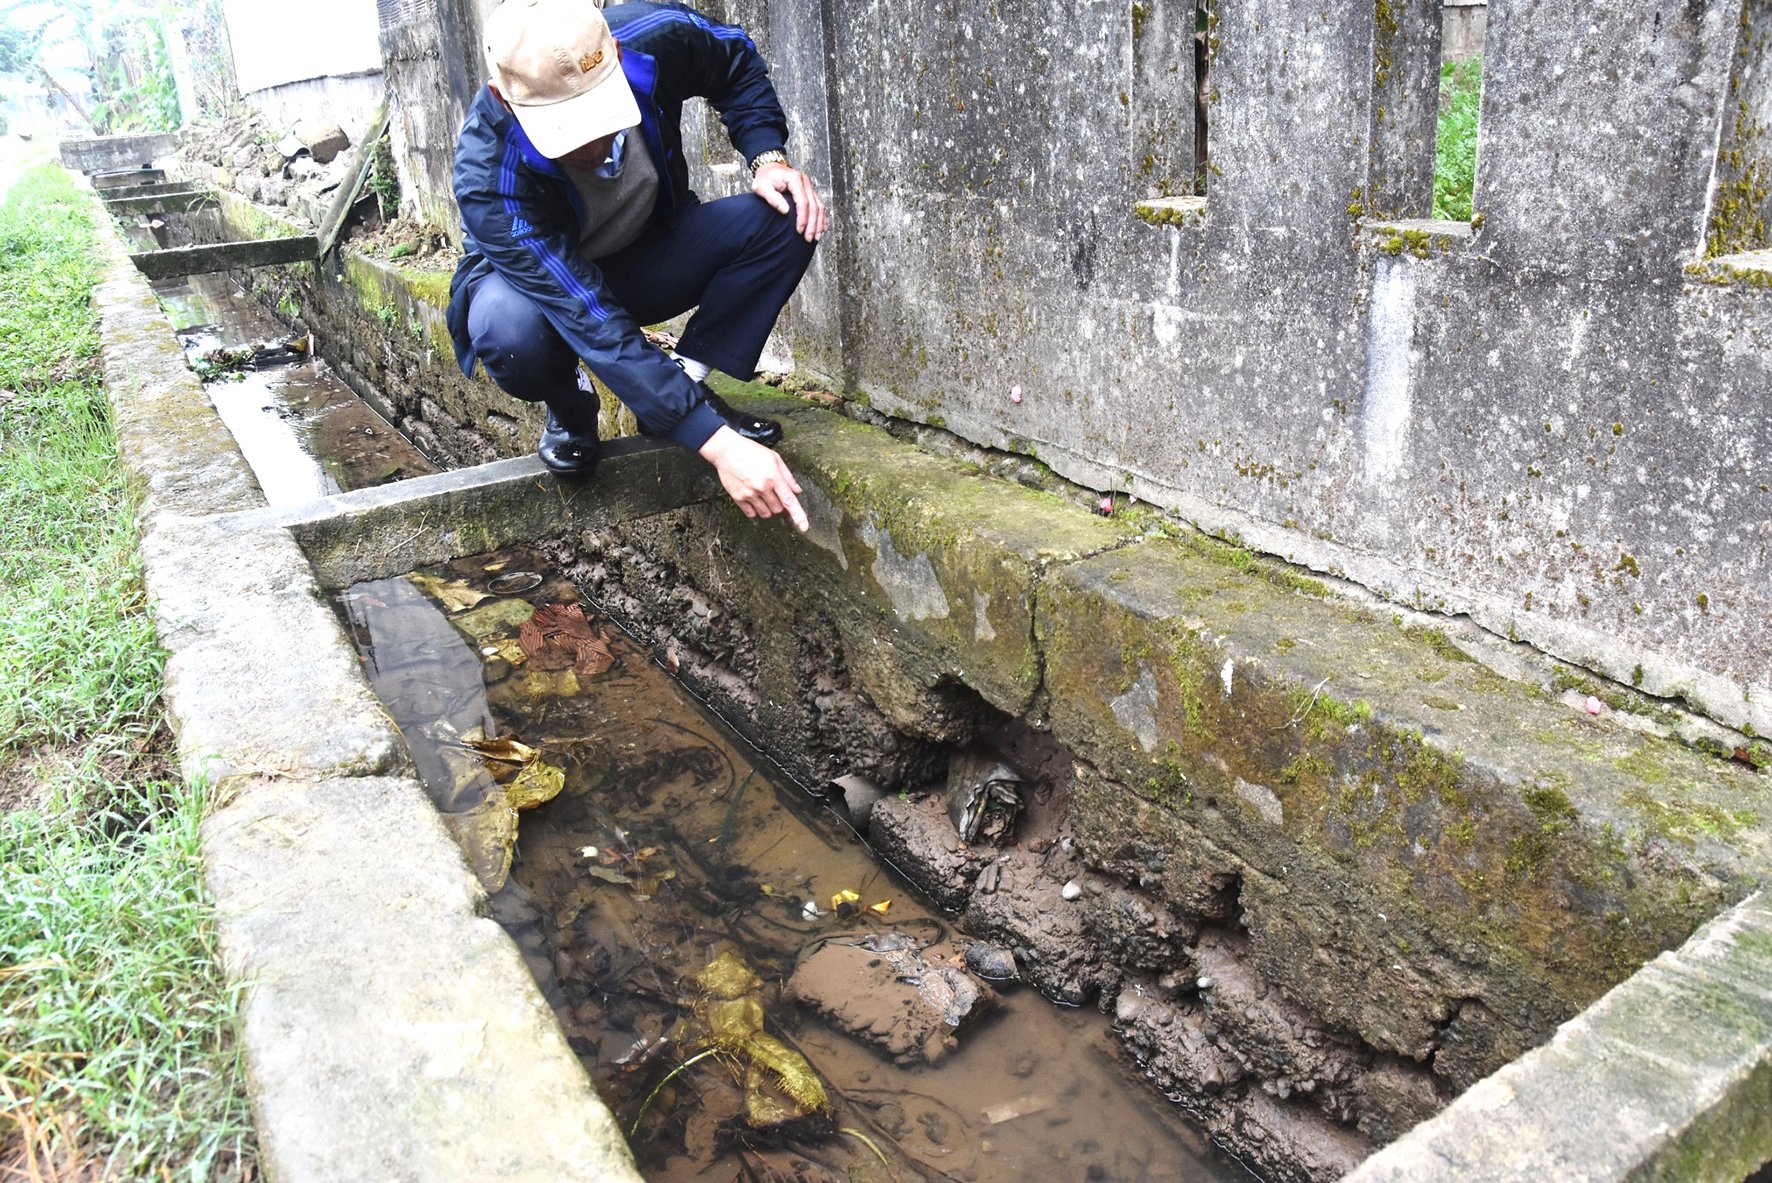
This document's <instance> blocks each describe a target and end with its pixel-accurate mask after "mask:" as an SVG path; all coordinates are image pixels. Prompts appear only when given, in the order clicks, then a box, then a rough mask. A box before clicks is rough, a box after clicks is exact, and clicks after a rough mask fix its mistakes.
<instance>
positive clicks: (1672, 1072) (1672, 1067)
mask: <svg viewBox="0 0 1772 1183" xmlns="http://www.w3.org/2000/svg"><path fill="white" fill-rule="evenodd" d="M1768 1161H1772V902H1769V901H1768V900H1767V898H1766V897H1765V896H1764V895H1755V896H1753V897H1752V898H1750V899H1748V900H1744V901H1743V902H1742V903H1740V904H1738V905H1737V906H1736V907H1734V908H1732V909H1731V910H1730V911H1728V912H1727V913H1725V914H1724V915H1722V916H1720V917H1718V918H1717V919H1716V920H1715V921H1713V922H1711V923H1710V924H1708V925H1706V926H1705V927H1704V928H1703V929H1702V930H1700V931H1699V932H1698V933H1697V934H1695V935H1694V936H1693V937H1692V939H1691V940H1690V941H1688V942H1686V944H1685V945H1683V946H1682V947H1680V948H1679V949H1677V950H1675V951H1672V952H1669V953H1664V954H1662V955H1661V956H1660V957H1657V958H1656V959H1655V960H1654V961H1653V962H1651V963H1650V964H1649V965H1647V966H1645V967H1644V968H1643V969H1642V970H1641V971H1640V972H1638V973H1637V974H1636V975H1635V976H1633V977H1632V978H1630V980H1628V981H1626V982H1624V983H1623V984H1622V985H1620V986H1618V987H1617V988H1616V989H1614V990H1613V991H1611V992H1610V993H1609V994H1607V995H1606V997H1605V998H1603V999H1601V1000H1600V1001H1599V1002H1598V1003H1596V1004H1595V1005H1594V1006H1592V1007H1591V1008H1589V1009H1588V1010H1587V1011H1585V1012H1583V1013H1582V1014H1581V1015H1580V1016H1579V1017H1577V1018H1575V1019H1574V1020H1572V1021H1571V1022H1569V1023H1566V1024H1564V1025H1563V1027H1562V1028H1561V1029H1559V1030H1558V1031H1557V1034H1556V1037H1555V1038H1554V1039H1552V1040H1551V1041H1550V1043H1548V1044H1546V1045H1545V1046H1544V1047H1541V1048H1538V1049H1536V1050H1534V1051H1532V1052H1530V1053H1528V1054H1527V1055H1525V1056H1523V1057H1522V1058H1521V1059H1519V1060H1517V1061H1515V1062H1514V1063H1512V1064H1509V1065H1508V1066H1507V1067H1506V1068H1503V1069H1502V1070H1501V1071H1499V1072H1497V1073H1495V1075H1493V1076H1491V1077H1489V1078H1488V1079H1487V1080H1484V1081H1483V1082H1481V1083H1480V1084H1478V1085H1476V1086H1475V1087H1474V1088H1472V1089H1471V1090H1470V1091H1469V1092H1467V1093H1465V1094H1464V1096H1462V1097H1460V1098H1459V1099H1458V1100H1457V1101H1456V1102H1455V1103H1454V1104H1453V1105H1452V1106H1451V1107H1450V1108H1448V1109H1447V1110H1446V1111H1445V1112H1443V1113H1441V1114H1440V1115H1439V1116H1438V1117H1436V1118H1434V1119H1433V1120H1431V1121H1428V1122H1425V1123H1423V1124H1422V1125H1420V1126H1418V1127H1416V1128H1415V1129H1414V1130H1413V1131H1412V1132H1410V1133H1409V1134H1408V1135H1407V1136H1405V1137H1404V1138H1403V1139H1401V1140H1400V1141H1398V1142H1396V1143H1395V1144H1393V1145H1392V1146H1390V1147H1389V1148H1387V1149H1386V1150H1384V1151H1382V1152H1381V1153H1379V1154H1377V1155H1375V1156H1374V1157H1373V1158H1371V1159H1370V1160H1368V1161H1367V1162H1366V1163H1365V1164H1364V1165H1363V1166H1362V1167H1361V1168H1360V1169H1359V1170H1358V1171H1355V1172H1354V1173H1353V1174H1351V1175H1349V1176H1348V1183H1402V1181H1404V1180H1420V1181H1422V1183H1427V1181H1429V1180H1441V1179H1460V1180H1469V1181H1471V1183H1479V1181H1487V1180H1496V1181H1500V1180H1521V1181H1525V1180H1540V1179H1547V1178H1555V1179H1560V1180H1561V1179H1566V1180H1570V1181H1571V1183H1583V1181H1589V1180H1593V1181H1597V1180H1613V1179H1641V1180H1652V1179H1654V1180H1660V1179H1665V1180H1694V1179H1716V1180H1736V1179H1741V1178H1743V1177H1745V1176H1747V1175H1749V1174H1752V1173H1753V1172H1754V1170H1755V1168H1756V1167H1759V1166H1761V1165H1762V1164H1764V1163H1766V1162H1768Z"/></svg>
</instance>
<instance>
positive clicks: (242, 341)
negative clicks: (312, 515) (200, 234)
mask: <svg viewBox="0 0 1772 1183" xmlns="http://www.w3.org/2000/svg"><path fill="white" fill-rule="evenodd" d="M154 294H155V296H156V297H157V298H158V299H159V301H160V306H161V308H162V309H163V310H164V311H165V312H166V315H167V318H168V319H169V320H171V321H172V327H173V329H174V330H175V331H176V332H177V333H178V338H179V343H180V344H181V345H182V346H183V347H184V350H185V356H186V358H187V359H189V361H190V363H191V365H192V368H194V369H196V370H197V372H198V373H199V374H200V375H204V376H205V378H206V381H205V382H204V389H205V390H206V391H207V392H208V394H209V400H210V402H212V403H214V404H215V409H216V411H217V413H218V414H220V416H221V418H222V422H224V423H226V424H227V426H228V430H229V431H231V432H233V434H234V439H235V441H236V442H237V443H238V444H239V445H240V451H241V454H242V455H244V456H245V457H246V461H247V463H248V464H250V465H251V466H252V470H253V473H254V475H256V476H257V477H258V482H259V487H260V488H262V489H263V490H264V494H265V499H266V500H267V501H269V502H270V503H271V504H272V505H287V504H293V503H298V502H302V501H310V500H312V499H314V498H316V497H323V496H326V495H328V494H331V493H338V492H342V491H346V490H350V489H361V488H365V487H367V486H370V485H381V484H386V483H387V482H389V481H394V480H400V479H402V478H405V477H411V476H423V475H425V474H427V473H432V472H436V471H437V468H436V466H435V465H434V464H432V463H431V462H430V461H429V460H427V459H426V458H425V456H424V455H423V453H421V452H420V451H419V450H418V449H417V448H415V447H413V446H412V444H411V443H410V442H408V441H407V439H406V437H405V436H402V435H401V434H400V433H399V432H398V431H396V430H395V429H394V428H393V427H392V426H391V425H390V424H389V423H388V421H387V420H385V419H383V418H382V417H381V416H380V415H378V414H376V413H375V411H374V410H373V409H372V408H371V407H370V406H369V405H368V404H366V403H365V402H363V400H362V399H360V398H358V397H357V395H356V394H355V393H354V392H353V391H352V390H351V389H350V388H349V387H348V386H346V385H345V384H344V382H342V381H341V380H340V379H339V378H338V376H337V375H336V374H334V373H333V372H332V370H331V368H330V367H329V366H327V364H326V363H325V362H324V361H321V360H320V359H319V357H318V356H317V351H316V350H314V349H313V348H312V345H313V342H312V341H311V340H310V339H308V338H306V337H294V338H292V337H291V335H290V332H289V330H288V329H286V328H285V327H284V326H283V325H281V324H279V323H278V322H277V321H275V320H273V319H272V318H271V317H270V316H269V315H268V314H267V313H266V312H265V311H264V310H263V309H262V308H260V307H259V306H258V305H257V304H256V303H254V302H253V301H252V300H251V299H249V298H248V297H247V296H245V295H244V294H243V293H242V292H241V291H240V289H239V288H238V287H236V286H235V285H234V284H233V282H232V281H230V280H228V279H227V278H226V277H225V276H219V275H194V276H191V277H189V278H188V279H184V280H165V281H162V282H160V283H157V284H155V285H154Z"/></svg>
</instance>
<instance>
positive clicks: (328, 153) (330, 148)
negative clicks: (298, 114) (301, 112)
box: [295, 123, 351, 164]
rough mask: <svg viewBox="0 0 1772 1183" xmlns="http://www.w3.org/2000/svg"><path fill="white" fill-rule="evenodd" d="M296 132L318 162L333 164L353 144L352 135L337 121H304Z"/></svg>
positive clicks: (297, 136)
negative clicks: (347, 133)
mask: <svg viewBox="0 0 1772 1183" xmlns="http://www.w3.org/2000/svg"><path fill="white" fill-rule="evenodd" d="M295 134H296V138H297V139H299V140H300V141H301V142H302V144H303V145H304V146H305V147H306V148H307V150H308V154H309V155H310V156H312V157H313V158H314V161H315V163H317V164H331V163H332V161H333V159H334V158H335V157H336V156H338V154H339V153H340V152H343V151H344V150H345V149H346V148H349V147H350V146H351V137H350V136H348V135H346V134H345V129H344V128H342V127H340V126H339V125H338V124H336V123H326V124H320V123H303V124H301V125H299V126H297V127H296V129H295Z"/></svg>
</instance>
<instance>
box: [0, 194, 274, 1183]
mask: <svg viewBox="0 0 1772 1183" xmlns="http://www.w3.org/2000/svg"><path fill="white" fill-rule="evenodd" d="M92 217H93V211H92V210H91V207H90V204H89V202H88V200H87V199H86V198H85V197H83V196H82V195H81V194H79V193H78V192H77V191H76V190H74V188H73V187H72V185H71V184H70V182H69V181H68V179H67V178H66V176H65V175H64V174H62V173H61V172H60V170H58V169H51V168H45V169H39V170H37V171H35V172H32V173H30V174H28V175H27V176H26V177H25V178H23V179H22V180H20V181H19V183H18V184H17V185H16V186H15V187H14V188H13V190H12V192H11V194H10V196H9V198H8V200H7V202H6V204H5V206H4V207H0V593H4V594H0V1177H23V1178H38V1177H42V1178H46V1179H56V1178H75V1177H78V1178H81V1179H88V1178H92V1179H97V1178H107V1179H108V1178H129V1179H136V1178H153V1179H163V1178H164V1179H179V1180H220V1179H234V1178H240V1177H242V1176H243V1175H246V1174H250V1173H251V1172H252V1170H253V1166H252V1164H253V1154H254V1151H253V1144H252V1135H251V1126H250V1121H249V1118H248V1114H247V1110H246V1104H245V1099H244V1095H243V1089H242V1082H241V1078H240V1070H239V1061H238V1055H237V1052H236V1050H235V1041H234V1022H235V1020H234V1014H233V1005H234V1004H233V998H232V996H231V994H230V993H229V991H228V988H227V986H226V984H225V983H224V981H223V980H222V977H221V974H220V972H219V969H218V967H217V964H216V958H215V950H214V937H213V925H212V920H211V916H210V911H209V907H208V904H207V901H206V899H205V895H204V892H203V886H202V868H201V865H200V862H199V845H198V833H197V828H198V823H199V821H200V820H201V818H202V813H203V807H204V802H203V798H202V794H201V793H200V792H199V791H197V790H193V789H191V788H188V787H187V786H185V785H184V784H183V783H182V782H181V780H180V779H179V778H178V777H177V775H176V773H175V770H174V768H173V765H172V763H171V761H170V759H169V755H168V752H167V741H166V733H165V728H164V725H163V722H162V719H161V715H160V706H159V692H160V684H161V662H162V659H163V654H162V653H161V652H160V651H159V650H158V648H157V647H156V645H155V641H154V633H153V630H152V627H151V625H150V622H149V620H148V618H147V615H146V612H145V605H144V599H143V592H142V586H141V574H140V566H139V561H138V559H137V556H136V553H135V509H136V502H135V499H134V497H133V496H132V495H131V493H130V490H129V489H128V487H127V484H126V482H125V480H124V478H123V476H122V474H121V472H120V470H119V468H118V466H117V457H116V440H115V437H114V435H113V433H112V430H111V425H110V423H109V419H108V415H107V411H106V406H105V400H104V391H103V389H102V386H101V383H100V381H99V377H98V368H97V353H98V334H97V318H96V316H95V314H94V312H93V310H92V307H91V301H90V296H91V290H92V287H93V283H94V279H95V275H94V265H95V247H94V237H93V235H94V228H93V225H92V221H91V219H92ZM8 1168H10V1169H12V1170H14V1171H16V1172H18V1174H17V1176H12V1175H8ZM32 1172H35V1173H32Z"/></svg>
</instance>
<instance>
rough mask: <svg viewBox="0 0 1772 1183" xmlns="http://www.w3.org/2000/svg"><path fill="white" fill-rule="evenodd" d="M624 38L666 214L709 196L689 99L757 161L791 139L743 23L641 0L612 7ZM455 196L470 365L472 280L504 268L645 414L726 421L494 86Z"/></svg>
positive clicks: (463, 342) (476, 109) (473, 116)
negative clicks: (697, 174)
mask: <svg viewBox="0 0 1772 1183" xmlns="http://www.w3.org/2000/svg"><path fill="white" fill-rule="evenodd" d="M603 15H604V16H605V17H606V18H607V19H608V21H609V28H610V31H611V32H613V33H614V34H615V37H616V40H617V41H619V42H620V43H621V67H622V72H623V73H624V74H626V75H627V79H628V85H629V86H631V87H632V88H633V91H634V97H635V99H637V100H638V101H639V105H640V128H641V132H642V138H643V139H644V140H645V143H646V149H647V151H648V152H650V153H651V155H652V161H653V163H654V164H655V165H656V166H657V167H658V175H659V186H658V203H657V205H656V207H655V208H654V210H653V217H654V218H655V219H659V220H662V221H664V222H665V223H667V224H668V223H670V222H671V221H673V220H674V219H675V217H676V214H677V211H678V210H680V209H681V208H683V206H685V205H687V204H690V203H692V202H694V201H696V200H698V199H697V198H696V196H695V194H694V193H693V192H691V191H690V189H689V170H688V167H687V165H686V164H685V163H684V161H683V130H682V127H681V121H682V113H683V102H684V100H685V99H688V98H690V97H692V96H697V95H699V96H701V97H703V98H705V99H707V100H708V102H709V103H711V104H712V105H713V107H714V109H715V110H717V111H718V112H719V113H720V119H721V121H722V122H723V123H724V124H725V125H726V133H727V135H728V136H730V137H731V139H732V144H733V147H735V148H737V149H738V151H739V154H740V155H741V156H743V157H744V159H746V160H752V159H754V158H755V157H756V156H757V154H758V153H759V152H767V151H769V150H770V149H772V148H781V147H783V146H785V145H786V143H787V138H788V128H787V119H786V117H785V116H783V114H782V110H781V103H780V102H779V101H778V100H777V99H776V97H775V88H774V86H773V85H771V84H770V81H769V73H768V68H767V67H766V66H765V65H764V63H763V58H762V55H760V54H759V53H758V52H757V47H756V46H755V45H754V44H752V42H751V39H750V38H749V37H747V36H746V35H745V33H744V31H743V30H742V29H738V28H734V27H733V26H731V25H721V24H716V23H715V22H713V21H710V20H709V19H708V18H707V17H704V16H702V15H701V14H700V13H698V12H695V11H693V10H691V9H689V8H686V7H684V6H683V5H681V4H675V3H659V2H655V0H634V2H632V3H628V4H620V5H617V6H615V7H613V8H609V9H607V10H605V12H604V14H603ZM455 200H456V204H457V205H458V206H460V208H461V220H462V229H463V231H464V237H465V241H464V243H463V246H464V249H465V252H466V253H465V254H464V255H463V256H462V260H461V263H460V264H459V265H458V266H457V267H456V270H455V277H454V279H452V280H451V281H450V285H449V332H450V336H451V337H452V338H453V339H454V342H455V360H456V361H457V362H458V363H459V364H460V365H461V369H462V373H464V374H472V373H473V372H474V361H475V359H474V354H473V348H472V344H471V342H470V340H469V337H468V316H467V301H466V299H465V298H464V296H465V293H466V292H467V290H468V289H469V288H470V287H471V286H472V285H473V284H474V283H475V282H477V281H478V280H479V279H481V278H483V277H484V276H486V275H489V274H491V273H493V272H497V273H498V274H499V275H502V276H503V277H504V278H505V280H506V281H507V282H509V283H510V284H511V285H512V286H513V287H515V288H516V289H517V290H518V291H520V292H522V293H523V294H524V295H526V296H528V297H529V298H530V299H532V300H534V301H535V302H536V304H537V305H539V306H540V307H541V309H542V311H543V313H544V314H545V315H546V316H547V318H548V322H549V323H550V324H552V325H553V326H554V328H555V330H556V331H558V332H559V334H560V336H562V337H563V338H565V340H566V343H567V344H568V345H570V346H571V347H572V349H573V351H574V352H575V353H577V354H578V356H579V357H581V358H583V359H584V361H585V362H586V364H588V365H589V366H590V368H591V372H592V373H594V374H596V375H597V377H599V378H601V379H602V380H603V382H604V384H605V385H607V386H608V387H609V389H610V390H611V391H613V392H614V393H615V396H616V397H617V398H619V399H621V401H622V402H624V403H626V404H627V405H628V406H629V407H630V408H632V410H633V412H634V416H635V418H637V419H639V421H640V424H641V426H643V427H644V428H645V429H646V430H647V431H649V432H651V433H653V434H656V435H668V436H670V437H671V438H672V439H674V440H676V441H677V442H678V443H679V444H682V445H683V446H684V447H687V448H690V449H696V448H700V447H701V445H702V444H704V443H706V442H707V439H708V437H709V436H711V435H713V434H714V432H716V431H718V430H719V429H720V426H721V424H722V423H723V422H724V421H723V420H722V419H721V418H720V417H719V416H718V415H716V414H715V413H714V411H713V410H712V408H710V407H708V406H707V405H706V404H705V403H704V402H703V401H702V396H701V389H700V387H699V386H698V385H697V384H696V383H694V382H692V381H690V379H689V377H688V376H687V375H685V374H684V373H683V371H682V370H681V369H680V368H678V366H677V364H676V363H675V362H673V361H672V360H671V359H670V358H668V357H666V356H665V355H664V353H663V352H661V351H660V350H658V349H657V348H655V347H654V346H653V345H651V344H649V343H648V342H647V340H646V338H645V335H644V334H643V333H642V332H641V326H640V325H638V324H636V323H635V322H634V319H633V317H631V316H629V315H628V313H627V310H626V309H624V308H622V307H621V305H620V304H619V303H617V302H616V300H615V298H614V297H613V296H612V295H610V293H609V290H608V288H607V286H606V285H605V284H604V282H603V274H602V272H601V271H600V270H598V268H597V266H596V265H595V264H594V263H590V262H587V261H586V260H584V259H581V258H580V257H579V255H578V242H579V239H580V237H581V234H580V230H581V221H582V215H583V207H582V202H581V201H580V198H579V195H578V191H577V189H575V188H574V187H573V184H572V182H571V181H570V180H568V179H567V178H566V176H565V175H564V174H563V173H562V172H561V171H560V169H559V167H558V166H557V165H555V164H554V162H553V161H552V160H549V159H548V158H547V157H545V156H543V155H542V154H541V153H539V152H537V151H536V150H535V147H534V145H532V144H531V143H530V142H529V138H528V137H527V136H525V135H524V134H523V129H522V128H521V127H520V126H519V125H518V123H517V119H516V117H515V116H514V115H512V114H511V112H510V110H509V109H508V108H506V107H505V105H504V104H503V103H501V102H500V101H499V100H498V99H497V98H496V97H494V95H493V94H492V91H491V90H490V89H484V88H483V89H482V90H481V91H480V94H479V97H478V98H476V99H475V100H474V105H473V107H472V108H471V109H470V110H469V112H468V118H467V122H466V123H464V124H463V125H462V130H461V137H460V139H459V140H458V141H457V143H456V149H455Z"/></svg>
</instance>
